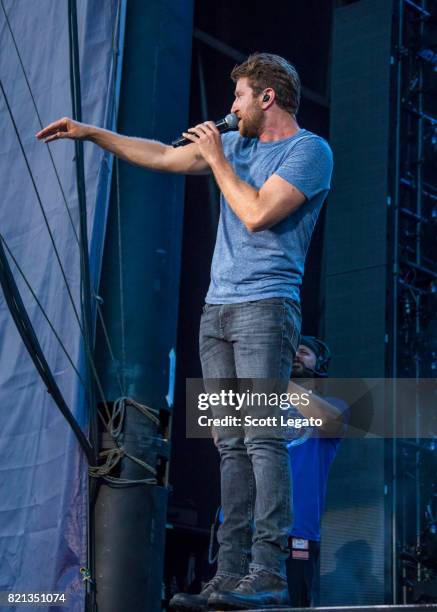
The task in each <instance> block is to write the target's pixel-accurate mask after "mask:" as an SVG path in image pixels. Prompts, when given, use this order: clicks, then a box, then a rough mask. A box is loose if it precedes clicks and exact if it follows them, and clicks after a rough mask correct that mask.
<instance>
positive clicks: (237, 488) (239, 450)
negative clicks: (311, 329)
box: [200, 298, 301, 578]
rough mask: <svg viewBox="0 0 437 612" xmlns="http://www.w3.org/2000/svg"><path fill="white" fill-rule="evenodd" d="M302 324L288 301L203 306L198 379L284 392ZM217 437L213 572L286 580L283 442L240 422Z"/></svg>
mask: <svg viewBox="0 0 437 612" xmlns="http://www.w3.org/2000/svg"><path fill="white" fill-rule="evenodd" d="M300 323H301V314H300V307H299V304H296V302H294V301H293V300H290V299H288V298H268V299H264V300H258V301H254V302H242V303H238V304H218V305H215V304H206V305H205V306H204V309H203V314H202V317H201V322H200V359H201V362H202V373H203V378H204V379H226V380H227V381H228V382H229V380H234V381H235V382H236V383H237V384H238V381H237V379H242V378H243V379H252V380H253V387H252V390H253V389H255V388H257V389H262V390H264V391H265V390H266V388H265V387H266V385H272V384H274V390H275V392H278V393H279V392H282V391H285V390H286V384H287V381H288V380H289V378H290V373H291V367H292V363H293V358H294V355H295V353H296V350H297V346H298V342H299V336H300ZM260 379H269V380H268V381H264V383H263V381H261V380H260ZM273 381H274V382H273ZM208 382H211V381H208V380H207V381H206V384H207V383H208ZM217 383H218V381H217ZM227 384H228V383H227ZM216 390H218V388H216ZM271 390H273V389H271ZM216 414H220V408H218V409H217V410H216ZM213 415H214V416H215V414H214V412H213ZM216 434H217V437H216V445H217V448H218V450H219V453H220V473H221V504H222V508H223V514H224V520H223V523H222V524H221V526H220V528H219V530H218V536H217V537H218V542H219V546H220V548H219V555H218V571H220V572H222V573H226V574H234V575H245V574H247V572H248V570H249V568H250V569H257V568H262V569H266V570H268V571H270V572H272V573H274V574H277V575H280V576H282V577H284V578H285V576H286V574H285V560H286V559H287V557H288V552H289V551H288V533H289V529H290V524H291V520H292V516H291V474H290V465H289V459H288V452H287V448H286V441H285V439H284V438H283V437H282V436H281V435H280V436H278V435H272V436H265V435H264V436H263V435H261V436H260V435H257V434H256V428H253V427H249V428H247V427H244V425H243V426H242V427H241V428H239V430H238V428H237V431H236V432H235V433H233V434H232V437H230V436H229V435H222V433H221V430H220V429H218V430H216ZM252 525H254V527H255V529H254V532H252Z"/></svg>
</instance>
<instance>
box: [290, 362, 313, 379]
mask: <svg viewBox="0 0 437 612" xmlns="http://www.w3.org/2000/svg"><path fill="white" fill-rule="evenodd" d="M291 378H314V370H310V369H309V368H307V367H306V366H305V365H304V364H303V363H300V362H299V361H297V362H296V361H295V362H294V363H293V367H292V370H291Z"/></svg>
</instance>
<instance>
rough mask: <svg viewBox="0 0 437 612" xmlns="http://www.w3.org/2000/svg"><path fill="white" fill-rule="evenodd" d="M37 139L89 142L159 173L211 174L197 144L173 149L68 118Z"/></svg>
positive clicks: (50, 126)
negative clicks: (65, 139)
mask: <svg viewBox="0 0 437 612" xmlns="http://www.w3.org/2000/svg"><path fill="white" fill-rule="evenodd" d="M36 137H37V138H38V139H39V140H43V141H44V142H45V143H48V142H52V141H54V140H60V139H64V138H67V139H72V140H89V141H91V142H94V143H95V144H96V145H98V146H99V147H101V148H102V149H106V150H107V151H110V152H111V153H113V154H114V155H116V156H117V157H119V158H120V159H123V160H125V161H127V162H129V163H131V164H134V165H136V166H141V167H143V168H148V169H149V170H156V171H158V172H176V173H179V174H209V173H210V172H211V170H210V167H209V164H208V163H207V162H206V161H205V159H204V157H203V156H202V155H201V154H200V152H199V151H198V148H197V146H196V145H195V144H190V145H187V146H185V147H178V148H176V149H175V148H173V147H171V146H169V145H165V144H163V143H162V142H158V141H156V140H147V139H145V138H134V137H131V136H123V135H121V134H117V133H116V132H111V131H110V130H105V129H103V128H99V127H96V126H94V125H88V124H86V123H80V122H79V121H74V120H73V119H69V118H68V117H63V118H62V119H58V120H57V121H54V122H53V123H51V124H50V125H48V126H47V127H45V128H43V129H42V130H41V131H39V132H37V134H36Z"/></svg>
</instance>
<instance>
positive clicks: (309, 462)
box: [288, 398, 348, 541]
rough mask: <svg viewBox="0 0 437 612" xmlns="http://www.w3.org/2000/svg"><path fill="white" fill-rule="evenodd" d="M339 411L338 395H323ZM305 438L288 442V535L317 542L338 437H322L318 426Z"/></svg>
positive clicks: (341, 407)
mask: <svg viewBox="0 0 437 612" xmlns="http://www.w3.org/2000/svg"><path fill="white" fill-rule="evenodd" d="M326 401H327V402H329V403H330V404H332V405H334V406H336V407H337V408H338V409H339V410H340V411H341V412H342V413H345V411H346V410H347V409H348V406H347V404H346V403H345V402H344V401H343V400H340V399H338V398H326ZM305 433H309V434H310V435H308V436H305V434H303V435H304V436H305V438H303V440H304V441H302V443H299V442H300V440H295V441H293V442H292V443H290V444H289V447H288V449H289V456H290V466H291V475H292V481H293V517H294V518H293V526H292V529H291V531H290V535H292V536H295V537H299V538H304V539H306V540H316V541H320V522H321V519H322V514H323V511H324V508H325V498H326V488H327V484H328V475H329V470H330V467H331V465H332V462H333V461H334V459H335V456H336V454H337V450H338V447H339V445H340V442H341V438H324V437H319V436H318V435H317V429H313V430H312V431H308V432H305Z"/></svg>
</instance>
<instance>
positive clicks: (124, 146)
mask: <svg viewBox="0 0 437 612" xmlns="http://www.w3.org/2000/svg"><path fill="white" fill-rule="evenodd" d="M86 140H89V141H91V142H93V143H95V144H96V145H98V146H99V147H102V149H106V150H107V151H110V152H111V153H113V154H114V155H116V156H117V157H120V158H121V159H123V160H125V161H127V162H129V163H131V164H135V165H137V166H142V167H144V168H150V169H151V170H164V169H165V168H164V153H165V151H166V150H167V149H168V148H169V147H168V146H167V145H165V144H163V143H161V142H157V141H155V140H146V139H145V138H133V137H131V136H122V135H121V134H117V133H115V132H111V131H109V130H105V129H103V128H99V127H95V126H93V125H90V126H88V130H87V137H86Z"/></svg>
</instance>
